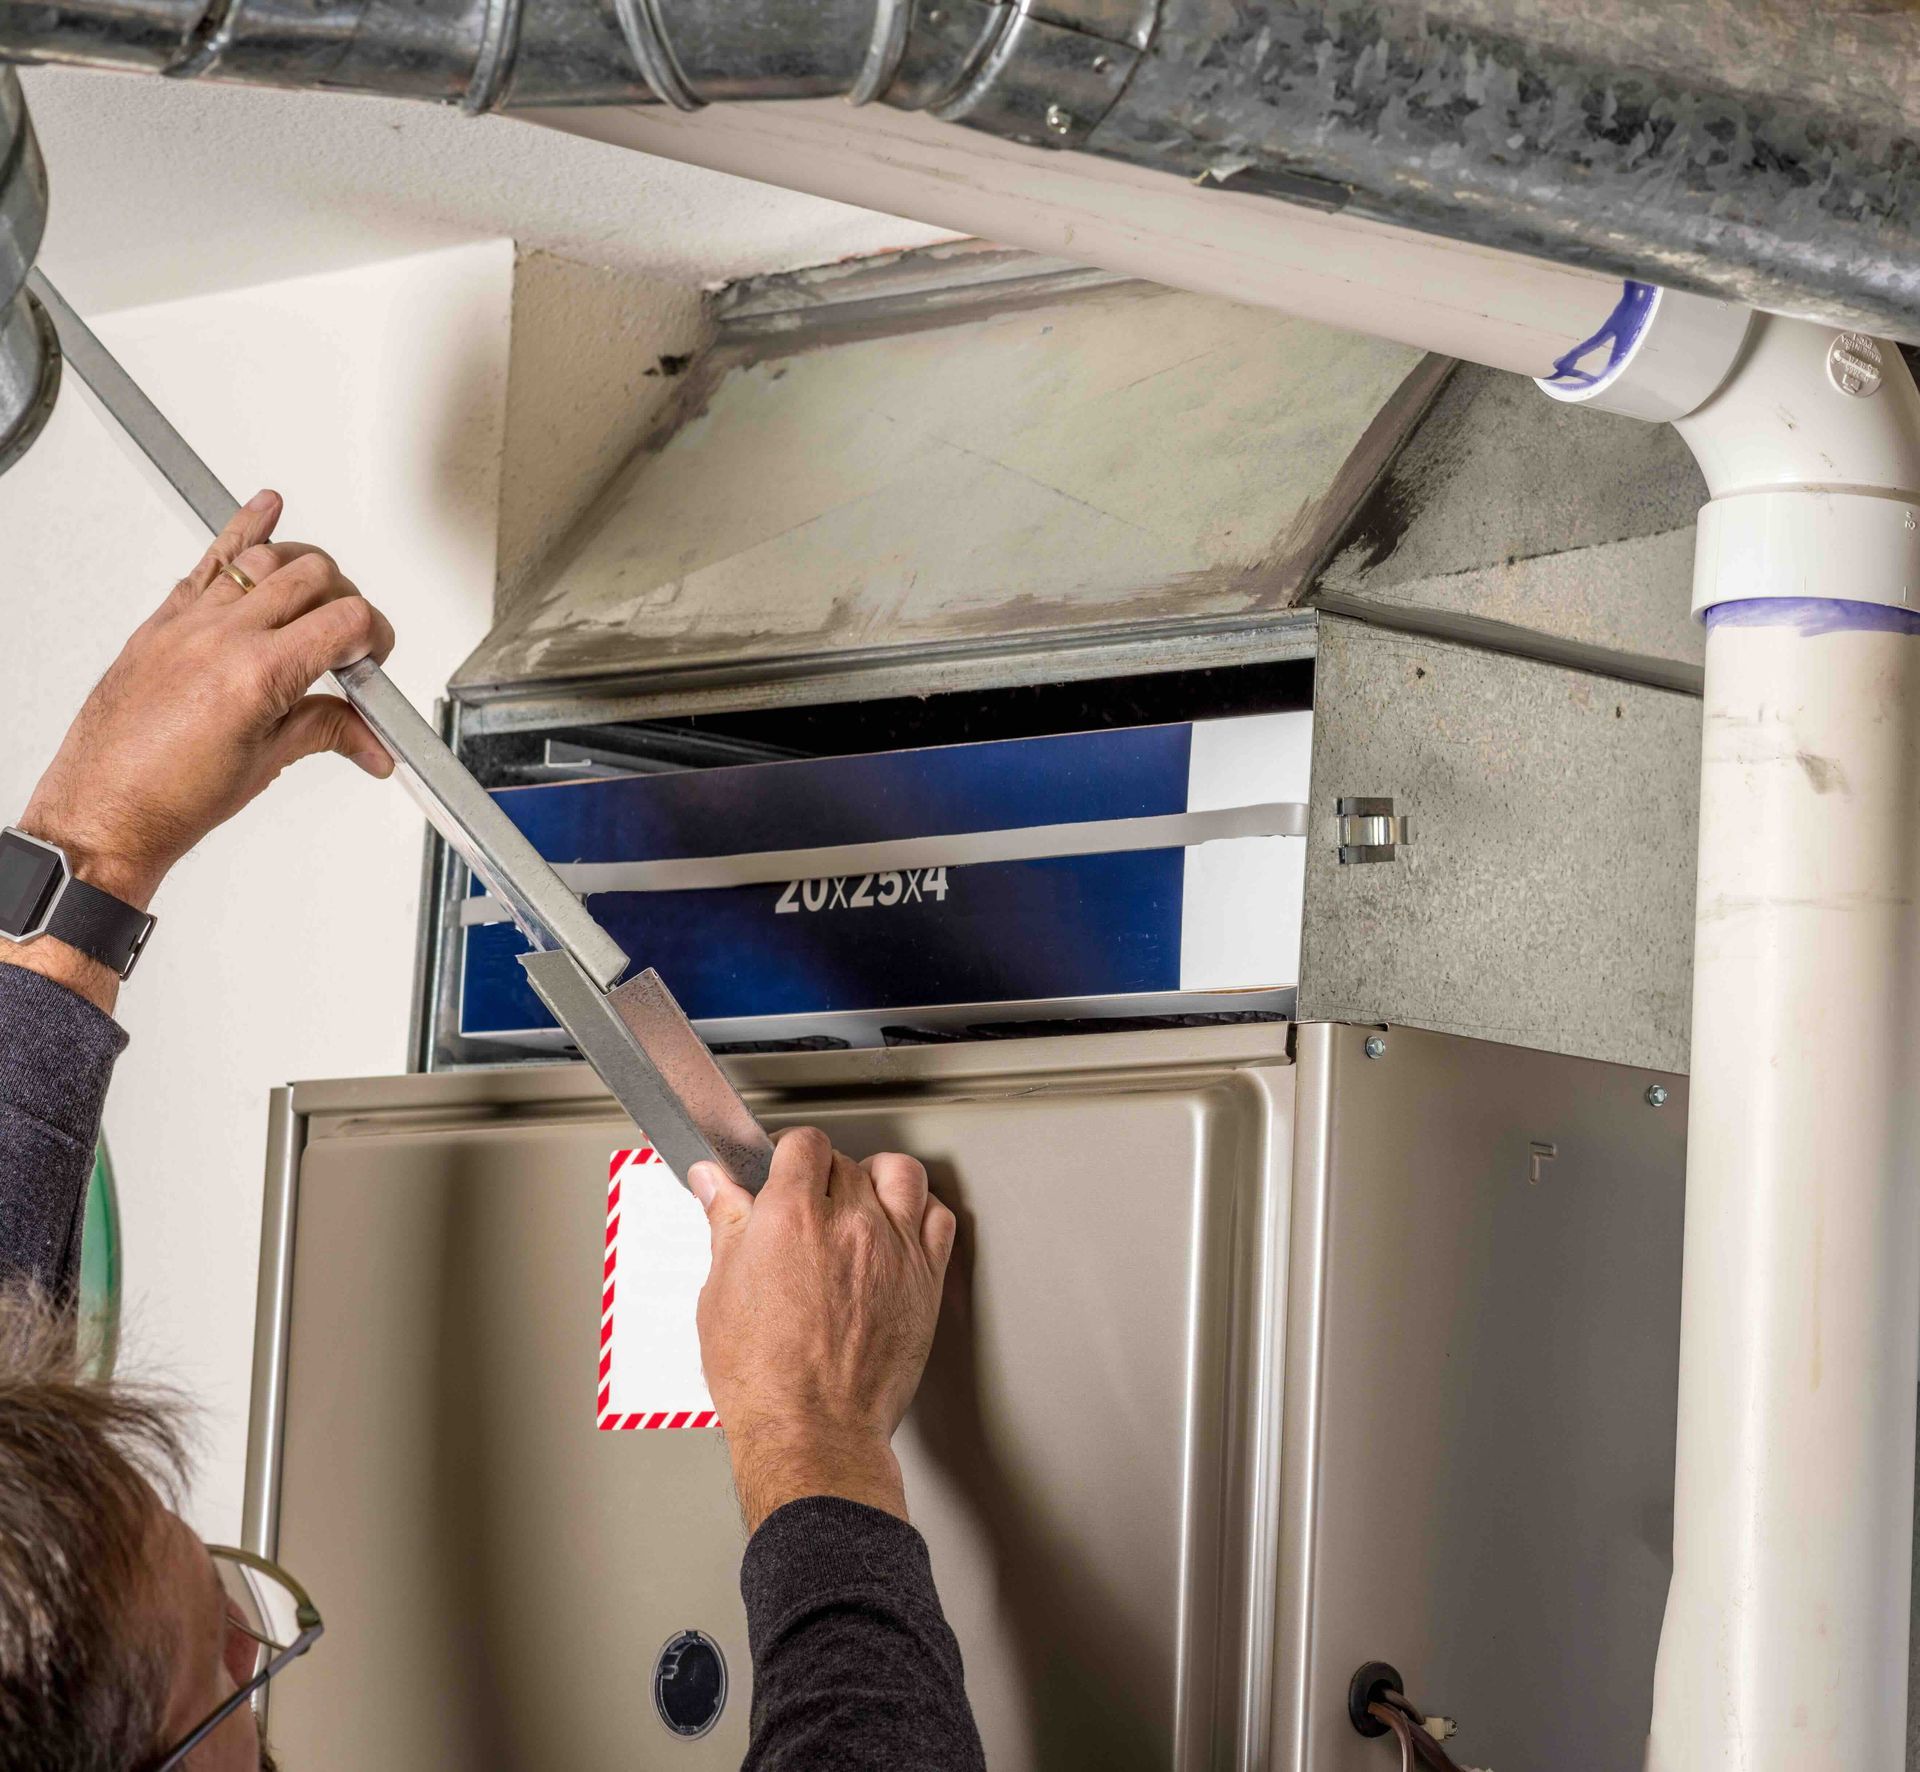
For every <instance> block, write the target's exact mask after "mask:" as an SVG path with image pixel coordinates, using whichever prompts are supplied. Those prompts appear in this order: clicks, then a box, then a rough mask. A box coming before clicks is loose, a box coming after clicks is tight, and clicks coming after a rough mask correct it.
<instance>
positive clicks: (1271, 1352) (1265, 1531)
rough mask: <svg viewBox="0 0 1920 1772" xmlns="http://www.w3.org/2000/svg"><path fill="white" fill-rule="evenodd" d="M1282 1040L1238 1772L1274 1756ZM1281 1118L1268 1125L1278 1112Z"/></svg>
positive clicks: (1284, 1234)
mask: <svg viewBox="0 0 1920 1772" xmlns="http://www.w3.org/2000/svg"><path fill="white" fill-rule="evenodd" d="M1288 1031H1289V1034H1290V1035H1294V1036H1296V1038H1292V1039H1290V1040H1289V1042H1288V1044H1289V1048H1290V1051H1291V1053H1293V1054H1294V1055H1295V1056H1294V1062H1293V1063H1292V1064H1291V1065H1290V1066H1289V1067H1288V1068H1287V1071H1286V1079H1287V1084H1286V1090H1285V1095H1284V1101H1280V1100H1276V1102H1275V1104H1274V1110H1275V1111H1274V1114H1273V1115H1272V1116H1270V1117H1269V1118H1268V1120H1267V1121H1266V1123H1265V1128H1266V1130H1265V1148H1264V1149H1263V1150H1262V1152H1261V1154H1260V1157H1261V1164H1262V1167H1263V1169H1264V1171H1265V1173H1266V1177H1267V1185H1266V1189H1265V1192H1264V1195H1263V1202H1262V1204H1263V1211H1262V1216H1261V1222H1260V1225H1259V1236H1258V1243H1257V1247H1256V1253H1255V1259H1254V1300H1255V1305H1254V1309H1255V1321H1254V1323H1253V1325H1252V1328H1251V1331H1250V1333H1249V1336H1248V1345H1249V1346H1250V1347H1251V1348H1252V1349H1253V1351H1254V1357H1255V1366H1254V1374H1253V1383H1252V1386H1251V1394H1252V1402H1253V1415H1252V1420H1251V1421H1250V1423H1249V1432H1248V1440H1249V1447H1248V1450H1249V1454H1250V1459H1251V1464H1252V1481H1251V1483H1250V1485H1249V1494H1248V1504H1249V1505H1248V1520H1247V1526H1246V1530H1245V1533H1244V1534H1243V1537H1242V1543H1243V1544H1244V1546H1245V1551H1246V1558H1247V1562H1246V1568H1245V1570H1244V1572H1243V1580H1244V1581H1245V1583H1246V1590H1245V1591H1246V1601H1245V1621H1244V1624H1243V1626H1242V1629H1243V1636H1242V1640H1241V1645H1240V1647H1241V1657H1242V1659H1241V1667H1240V1694H1241V1699H1240V1714H1239V1716H1238V1718H1237V1723H1238V1730H1239V1733H1238V1740H1237V1743H1236V1748H1237V1752H1238V1756H1239V1757H1238V1761H1237V1766H1238V1768H1239V1772H1259V1769H1260V1768H1262V1767H1266V1766H1271V1765H1274V1764H1276V1763H1277V1762H1276V1761H1275V1760H1274V1757H1273V1736H1274V1713H1275V1704H1274V1677H1275V1672H1276V1667H1275V1660H1274V1648H1275V1642H1276V1625H1277V1623H1278V1611H1279V1602H1280V1566H1281V1556H1282V1554H1283V1547H1282V1534H1281V1520H1282V1509H1283V1505H1284V1496H1283V1491H1282V1484H1281V1460H1282V1457H1283V1455H1284V1452H1285V1449H1286V1436H1285V1420H1286V1398H1287V1383H1286V1380H1287V1310H1288V1304H1289V1301H1290V1300H1291V1298H1292V1296H1293V1288H1292V1285H1291V1283H1290V1281H1291V1276H1290V1274H1289V1270H1288V1262H1289V1259H1290V1256H1291V1253H1292V1212H1293V1200H1294V1195H1295V1189H1296V1186H1297V1178H1296V1176H1295V1173H1294V1169H1293V1163H1294V1160H1295V1159H1294V1145H1295V1140H1296V1139H1297V1136H1298V1133H1297V1127H1298V1123H1299V1117H1300V1116H1299V1098H1300V1093H1301V1090H1300V1065H1299V1060H1298V1057H1297V1051H1298V1041H1297V1035H1298V1032H1299V1030H1298V1029H1297V1028H1290V1029H1289V1030H1288ZM1283 1111H1284V1114H1285V1116H1286V1119H1285V1124H1284V1126H1282V1125H1279V1124H1276V1120H1277V1119H1278V1116H1279V1114H1280V1113H1281V1112H1283Z"/></svg>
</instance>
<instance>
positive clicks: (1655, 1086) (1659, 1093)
mask: <svg viewBox="0 0 1920 1772" xmlns="http://www.w3.org/2000/svg"><path fill="white" fill-rule="evenodd" d="M1666 1105H1667V1086H1666V1084H1664V1083H1649V1084H1648V1085H1647V1106H1648V1107H1665V1106H1666Z"/></svg>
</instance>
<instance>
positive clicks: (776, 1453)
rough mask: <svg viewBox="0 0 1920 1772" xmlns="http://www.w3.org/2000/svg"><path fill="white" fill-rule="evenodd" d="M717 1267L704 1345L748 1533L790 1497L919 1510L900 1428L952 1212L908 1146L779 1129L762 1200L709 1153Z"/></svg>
mask: <svg viewBox="0 0 1920 1772" xmlns="http://www.w3.org/2000/svg"><path fill="white" fill-rule="evenodd" d="M687 1180H688V1182H689V1184H690V1185H691V1187H692V1188H693V1191H694V1194H695V1196H696V1197H697V1198H698V1199H699V1200H700V1202H701V1204H702V1205H704V1206H705V1207H706V1211H707V1222H708V1224H709V1225H710V1226H711V1227H712V1231H713V1269H712V1272H711V1273H710V1274H709V1275H708V1277H707V1283H706V1286H705V1288H704V1289H703V1290H702V1292H701V1294H700V1357H701V1364H702V1365H703V1366H704V1368H705V1370H706V1376H707V1387H708V1389H709V1390H710V1391H711V1392H712V1393H713V1402H714V1407H715V1409H717V1410H718V1412H719V1415H720V1422H721V1425H722V1426H723V1427H724V1428H725V1429H726V1434H727V1445H728V1449H729V1451H730V1452H731V1453H732V1455H733V1477H734V1484H735V1487H736V1488H738V1490H739V1491H740V1505H741V1507H742V1509H743V1510H744V1512H745V1514H746V1517H747V1530H748V1531H749V1532H752V1531H755V1530H757V1529H758V1527H759V1525H760V1522H761V1521H762V1520H764V1519H765V1518H766V1517H767V1515H768V1514H770V1513H772V1512H773V1510H774V1509H775V1508H777V1507H780V1506H781V1505H783V1504H784V1503H786V1502H789V1501H797V1500H800V1499H801V1498H802V1497H804V1496H808V1495H838V1496H844V1497H845V1498H846V1499H848V1500H850V1501H861V1502H865V1503H866V1504H867V1505H868V1506H870V1507H877V1508H883V1509H884V1510H885V1511H886V1512H888V1513H890V1514H895V1515H898V1516H899V1518H901V1519H903V1520H904V1519H905V1518H906V1517H907V1503H906V1494H905V1491H904V1489H903V1488H902V1486H901V1481H900V1466H899V1463H898V1461H897V1460H896V1459H895V1458H894V1456H893V1446H892V1440H893V1430H894V1429H895V1428H897V1427H898V1426H899V1425H900V1418H901V1416H903V1415H904V1414H905V1413H906V1412H907V1405H908V1404H909V1403H911V1402H912V1401H913V1393H914V1391H915V1390H916V1389H917V1388H918V1387H919V1383H920V1373H921V1370H922V1368H923V1367H924V1366H925V1365H926V1363H927V1351H928V1349H929V1348H931V1347H932V1345H933V1329H934V1323H935V1320H936V1319H937V1317H938V1315H939V1310H940V1288H941V1284H942V1281H943V1280H944V1278H945V1275H946V1271H947V1258H948V1256H950V1255H951V1254H952V1253H953V1236H954V1218H953V1214H952V1213H951V1212H949V1211H948V1210H947V1208H946V1207H945V1206H943V1205H942V1204H941V1203H940V1202H939V1201H938V1200H935V1199H933V1198H931V1197H930V1196H929V1195H928V1193H927V1172H926V1170H924V1169H923V1168H921V1166H920V1165H919V1164H918V1163H916V1162H915V1161H914V1160H913V1158H911V1157H903V1156H899V1155H897V1154H894V1153H891V1152H889V1153H887V1154H885V1155H882V1156H878V1157H872V1158H869V1159H868V1160H867V1161H866V1162H864V1163H856V1162H854V1161H853V1159H852V1158H851V1157H846V1156H842V1155H841V1154H840V1153H839V1152H838V1151H836V1150H835V1149H834V1148H833V1145H832V1143H831V1142H830V1141H829V1140H828V1138H827V1136H826V1134H825V1133H824V1132H821V1131H818V1130H817V1129H815V1128H814V1127H810V1126H807V1127H800V1128H797V1129H795V1130H793V1131H791V1132H787V1133H785V1134H783V1135H782V1136H781V1139H780V1142H779V1146H778V1148H777V1149H776V1150H775V1152H774V1158H773V1173H772V1175H771V1176H770V1177H769V1178H768V1180H767V1185H766V1186H765V1187H764V1188H763V1189H762V1190H761V1192H760V1195H759V1197H758V1198H757V1199H756V1198H755V1197H754V1196H753V1195H752V1194H749V1193H748V1192H747V1191H746V1190H745V1189H744V1188H742V1187H740V1186H738V1185H737V1184H736V1183H734V1182H733V1181H732V1180H731V1179H730V1178H729V1177H728V1176H726V1175H725V1174H724V1173H722V1172H721V1171H720V1170H719V1169H718V1168H716V1167H715V1166H714V1165H713V1164H711V1163H697V1164H695V1165H694V1167H693V1169H692V1171H691V1172H690V1173H689V1175H688V1177H687Z"/></svg>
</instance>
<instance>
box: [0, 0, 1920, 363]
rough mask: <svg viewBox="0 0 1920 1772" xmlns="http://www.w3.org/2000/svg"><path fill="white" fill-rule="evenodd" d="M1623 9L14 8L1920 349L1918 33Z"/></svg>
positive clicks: (444, 95) (565, 0)
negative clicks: (682, 120) (1689, 294)
mask: <svg viewBox="0 0 1920 1772" xmlns="http://www.w3.org/2000/svg"><path fill="white" fill-rule="evenodd" d="M1600 10H1601V11H1602V12H1604V14H1605V17H1604V20H1585V19H1583V17H1581V16H1579V15H1578V13H1577V11H1576V9H1574V8H1571V7H1568V6H1565V5H1564V4H1555V3H1553V0H1503V4H1501V5H1493V4H1491V3H1490V0H1457V3H1456V4H1454V5H1451V6H1449V7H1447V8H1445V9H1435V8H1432V7H1430V6H1428V5H1425V4H1421V3H1420V0H140V3H138V4H127V3H126V0H31V3H29V0H0V56H4V57H12V58H15V59H23V60H38V61H65V62H76V63H83V64H90V65H100V66H113V67H122V68H134V69H144V70H147V71H149V72H155V73H163V74H168V75H172V76H175V77H181V78H185V77H193V76H202V75H204V76H211V77H214V78H218V79H222V80H236V81H247V82H252V83H255V84H264V85H277V86H298V87H330V88H339V89H342V90H350V91H356V92H371V93H384V94H389V95H394V96H404V97H413V98H422V99H429V100H437V101H440V102H443V103H455V104H460V105H463V106H465V107H466V108H468V109H469V110H474V111H486V110H494V109H498V108H500V107H502V106H517V107H528V106H544V105H594V104H630V103H644V102H656V101H657V102H660V103H664V104H670V105H674V106H677V107H680V108H682V109H694V108H697V107H699V106H701V105H705V104H712V103H718V102H723V101H738V100H744V99H768V98H818V97H824V96H830V95H835V94H839V95H844V96H845V97H847V98H849V99H851V100H852V101H853V102H855V103H867V102H870V101H877V102H880V103H883V104H888V105H893V106H898V107H902V108H905V109H916V110H927V111H931V112H933V113H934V114H935V115H937V116H940V117H942V118H946V119H949V120H951V121H953V122H958V123H965V124H968V125H970V126H972V127H974V128H979V129H984V130H988V131H991V132H992V133H994V134H997V135H1001V136H1007V137H1012V138H1014V139H1018V140H1022V141H1031V142H1037V143H1043V144H1047V145H1051V146H1055V147H1064V148H1078V149H1083V150H1085V151H1087V152H1089V153H1093V154H1099V155H1104V156H1107V157H1110V158H1114V159H1119V160H1126V161H1130V162H1133V163H1134V164H1137V165H1143V166H1148V167H1152V168H1155V169H1158V170H1162V171H1168V172H1173V173H1177V174H1180V175H1183V176H1185V177H1188V178H1191V179H1194V180H1196V181H1198V182H1199V183H1201V184H1202V185H1207V186H1219V185H1225V186H1227V187H1229V188H1231V189H1235V190H1249V191H1258V192H1263V193H1267V194H1270V195H1272V196H1275V197H1278V198H1282V199H1285V200H1288V201H1291V202H1294V203H1307V204H1311V205H1314V206H1316V207H1320V208H1323V209H1339V210H1346V211H1349V212H1351V213H1354V214H1358V215H1366V216H1370V217H1372V218H1375V219H1378V220H1384V221H1392V222H1398V223H1401V224H1403V225H1411V226H1414V227H1418V228H1423V229H1427V230H1429V231H1432V232H1435V233H1439V234H1444V235H1449V236H1452V237H1455V238H1458V239H1464V240H1471V241H1474V242H1476V243H1478V244H1481V245H1486V246H1493V247H1498V248H1502V249H1505V250H1509V251H1514V252H1522V253H1528V254H1532V255H1534V256H1536V257H1541V258H1549V259H1554V260H1558V261H1561V262H1563V263H1567V264H1575V265H1581V266H1585V267H1588V268H1591V269H1593V270H1597V271H1603V272H1606V273H1609V274H1611V275H1617V276H1622V277H1633V278H1637V279H1640V280H1643V281H1647V282H1652V283H1658V284H1661V285H1663V286H1666V287H1670V288H1681V289H1691V290H1694V291H1697V292H1700V293H1705V294H1712V295H1716V296H1719V297H1722V298H1725V299H1728V300H1731V301H1735V302H1738V303H1740V304H1741V305H1748V306H1756V307H1763V308H1769V309H1773V310H1775V311H1779V312H1786V313H1797V314H1803V315H1817V316H1819V317H1822V318H1826V319H1831V320H1834V321H1837V322H1840V323H1843V324H1848V325H1853V326H1858V327H1860V328H1862V329H1865V330H1869V331H1875V332H1881V333H1892V334H1894V335H1895V336H1899V337H1905V338H1910V339H1911V338H1920V177H1916V176H1914V167H1915V165H1916V162H1920V147H1917V146H1916V137H1917V136H1920V93H1915V92H1914V91H1913V90H1912V84H1913V83H1912V76H1911V70H1912V68H1913V67H1914V66H1915V65H1916V58H1917V56H1920V15H1915V14H1913V12H1912V11H1911V9H1909V8H1906V7H1867V8H1860V9H1853V10H1850V11H1849V12H1848V13H1847V14H1846V15H1845V17H1844V19H1836V20H1835V21H1834V22H1833V24H1832V28H1830V29H1828V28H1823V29H1821V30H1820V31H1817V32H1815V31H1809V30H1807V29H1805V28H1804V24H1803V23H1802V21H1801V20H1800V16H1799V9H1797V8H1767V7H1759V6H1755V5H1753V4H1752V3H1751V0H1684V3H1682V4H1674V3H1673V0H1622V3H1621V4H1617V5H1614V6H1610V7H1607V8H1604V9H1600ZM1730 44H1737V45H1738V46H1739V53H1738V54H1729V45H1730ZM1195 201H1196V202H1204V201H1206V194H1205V192H1204V191H1200V192H1196V195H1195Z"/></svg>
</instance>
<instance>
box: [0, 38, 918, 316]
mask: <svg viewBox="0 0 1920 1772" xmlns="http://www.w3.org/2000/svg"><path fill="white" fill-rule="evenodd" d="M23 77H24V79H25V83H26V87H27V91H28V94H29V98H30V101H31V105H32V109H33V118H34V123H35V126H36V127H37V129H38V130H39V133H40V141H41V145H42V147H43V148H44V149H45V152H46V157H47V164H48V169H49V174H50V177H51V181H52V186H53V214H52V219H51V222H50V224H49V227H48V233H47V241H46V245H45V247H44V248H43V249H42V253H41V263H42V264H43V266H44V267H45V268H46V271H47V274H48V275H49V276H50V277H52V278H53V280H54V281H55V282H56V283H57V284H59V285H60V286H61V287H62V289H63V290H64V291H65V293H66V295H67V296H68V298H69V299H70V300H72V301H73V302H74V303H75V305H76V306H78V307H80V308H81V309H82V310H83V311H89V312H100V311H104V310H106V309H111V308H120V307H130V306H134V305H137V304H140V303H145V302H155V301H169V300H174V299H177V298H180V297H185V296H191V295H195V294H198V293H201V292H203V291H206V290H210V289H223V288H231V287H234V286H236V285H241V284H248V283H262V282H267V281H271V280H273V279H277V278H281V277H293V276H300V275H302V274H304V273H307V272H311V271H320V270H333V269H338V268H341V267H344V266H347V265H352V264H356V263H362V262H365V261H367V260H369V259H375V258H384V257H389V256H391V255H394V254H397V253H402V252H418V251H423V250H426V249H428V248H430V247H435V246H449V245H454V244H456V243H459V242H462V241H469V240H481V239H490V238H497V237H500V236H506V237H510V238H512V239H514V240H517V241H519V242H520V244H521V245H522V246H526V247H537V248H542V249H545V250H547V251H551V252H556V253H559V254H561V255H563V256H565V257H568V258H573V259H578V260H580V261H582V262H584V263H588V264H594V265H606V266H611V267H615V268H618V269H622V270H629V271H637V272H644V273H647V274H649V275H653V276H659V277H668V278H673V279H675V280H679V281H686V282H711V281H714V280H717V279H722V278H730V277H737V276H745V275H748V274H751V273H753V272H758V271H769V270H786V269H791V268H793V267H795V266H798V265H806V264H818V263H822V262H825V261H827V260H830V259H836V258H842V257H847V256H851V255H854V254H861V253H869V252H878V251H883V250H886V249H888V248H892V247H899V246H915V245H921V244H924V243H926V242H928V241H932V240H941V239H950V238H952V236H951V235H949V234H945V233H941V232H937V231H935V230H932V229H928V228H924V227H921V226H918V225H917V224H914V223H910V222H904V221H900V220H897V219H895V218H893V217H890V216H880V215H874V214H871V213H869V212H868V211H865V210H860V209H851V208H848V207H846V206H844V205H842V204H838V203H831V202H827V201H826V200H824V199H821V198H816V197H808V196H802V195H800V194H798V193H796V192H792V191H785V190H777V189H775V188H773V187H772V186H769V185H761V184H755V183H752V182H750V181H747V180H744V179H737V178H732V177H729V176H727V175H726V174H724V173H717V172H709V171H707V170H705V169H704V168H700V167H693V166H683V165H679V164H676V163H674V162H671V161H665V160H656V159H653V158H651V157H649V156H647V155H643V154H636V153H634V152H632V151H631V150H629V149H624V148H616V147H610V146H607V145H606V144H604V143H601V142H595V141H588V140H584V139H582V138H579V137H576V136H570V135H565V134H562V133H560V132H558V131H556V130H548V129H541V128H537V127H535V126H533V125H531V124H526V123H519V122H514V121H511V120H509V119H506V118H499V117H485V118H478V119H475V118H468V117H464V116H462V115H460V114H459V113H458V112H456V111H450V110H445V109H441V108H438V107H434V106H428V105H417V104H403V103H399V102H395V101H388V100H384V99H367V98H356V97H349V96H345V95H340V94H331V93H329V94H319V93H283V92H265V91H258V90H253V89H249V88H243V87H232V86H195V85H183V84H179V83H176V82H173V81H163V80H157V79H149V78H143V77H139V76H126V75H118V74H96V73H87V72H82V71H79V70H76V69H66V68H35V69H26V70H23Z"/></svg>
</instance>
